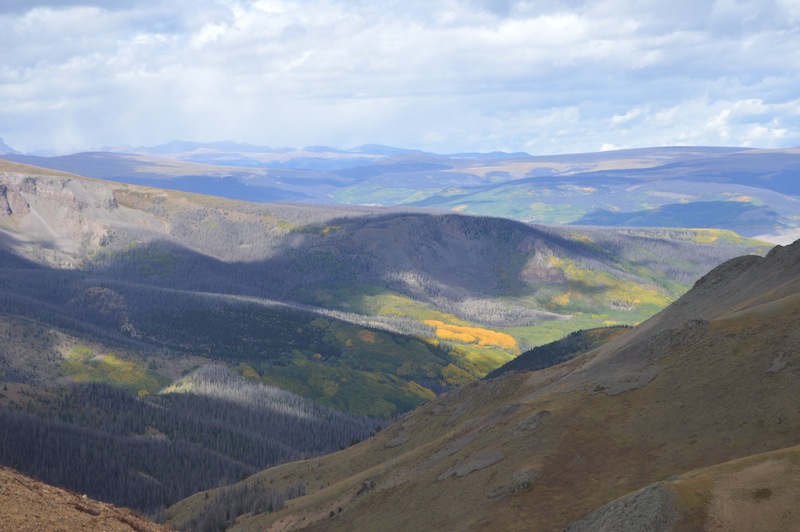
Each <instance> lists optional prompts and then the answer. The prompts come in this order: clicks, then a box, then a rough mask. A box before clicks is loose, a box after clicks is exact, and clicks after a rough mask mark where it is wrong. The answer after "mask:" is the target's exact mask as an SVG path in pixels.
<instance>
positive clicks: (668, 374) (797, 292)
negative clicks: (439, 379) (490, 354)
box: [171, 242, 800, 530]
mask: <svg viewBox="0 0 800 532" xmlns="http://www.w3.org/2000/svg"><path fill="white" fill-rule="evenodd" d="M798 323H800V242H798V243H795V244H793V245H791V246H788V247H785V248H781V247H778V248H776V249H775V250H773V251H772V252H771V253H770V254H769V255H768V256H767V257H765V258H763V259H761V258H756V257H746V258H741V259H735V260H733V261H729V262H727V263H725V264H724V265H722V266H720V267H719V268H717V269H715V270H713V271H712V272H711V273H709V274H708V275H706V276H705V277H704V278H703V279H701V280H700V281H698V283H697V284H696V286H695V287H694V289H692V290H691V291H690V292H688V293H687V294H686V295H685V296H683V297H682V298H681V299H680V300H678V301H677V302H676V303H675V304H673V305H672V306H670V307H669V308H667V309H666V310H664V311H663V312H661V313H660V314H658V315H656V316H655V317H653V318H651V319H650V320H648V321H647V322H645V323H643V324H642V325H641V326H639V327H637V328H635V329H633V330H631V331H630V332H628V333H625V334H623V335H621V336H620V337H618V338H617V339H615V340H612V341H611V342H609V343H607V344H605V345H603V346H601V347H600V348H598V349H596V350H594V351H592V352H589V353H587V354H586V355H583V356H581V357H579V358H577V359H575V360H572V361H570V362H568V363H566V364H563V365H561V366H557V367H555V368H550V369H548V370H544V371H539V372H532V373H510V374H507V375H504V376H502V377H500V378H498V379H493V380H491V381H483V382H479V383H475V384H473V385H470V386H467V387H464V388H461V389H458V390H455V391H453V392H450V393H448V394H445V395H443V396H441V397H439V398H438V399H436V400H434V401H431V402H430V403H428V404H426V405H424V406H422V407H420V408H418V409H417V410H415V411H413V412H412V413H409V414H407V415H406V416H405V417H404V418H402V419H401V420H400V421H399V422H397V423H395V424H394V425H392V426H391V427H389V428H388V429H385V430H383V431H382V432H381V433H379V434H378V435H377V436H376V437H373V438H371V439H370V440H367V441H365V442H363V443H361V444H360V445H357V446H354V447H351V448H349V449H347V450H344V451H341V452H339V453H337V454H335V455H330V456H327V457H324V458H322V459H319V460H311V461H305V462H298V463H292V464H287V465H284V466H281V467H279V468H276V469H270V470H266V471H264V472H262V473H260V474H258V475H256V476H254V477H252V478H251V479H248V480H247V482H251V483H262V484H263V485H264V486H266V487H268V486H272V487H273V488H274V487H276V486H280V485H283V484H288V483H292V482H296V481H297V480H298V479H302V480H303V481H304V482H305V484H306V491H307V494H306V495H305V496H304V497H301V498H298V499H295V500H293V501H290V502H288V503H287V505H286V507H285V508H284V509H283V510H282V511H280V512H275V513H271V514H261V515H255V516H250V515H244V516H241V517H240V518H239V521H238V523H237V528H236V529H237V530H239V529H240V527H241V529H243V530H260V529H273V530H286V529H298V528H303V529H310V530H330V529H343V530H413V529H419V530H431V529H445V528H446V529H448V530H483V529H485V530H561V529H563V528H564V527H566V526H568V525H570V524H571V523H573V522H575V521H578V520H580V519H582V518H583V517H584V516H587V515H588V514H590V513H591V512H592V511H593V510H595V509H597V508H599V507H601V506H602V505H605V504H607V503H610V502H612V501H614V500H615V499H618V498H620V497H623V496H625V495H627V494H630V493H632V492H634V491H636V490H639V489H642V488H645V487H646V486H648V485H650V484H653V483H656V482H661V481H666V483H667V484H670V483H674V484H675V486H672V487H670V488H669V490H670V491H671V492H673V493H676V494H678V496H676V498H675V500H674V501H675V502H674V504H673V505H672V506H671V507H670V506H669V505H667V507H668V508H667V510H663V511H662V512H661V514H660V515H656V516H655V519H656V521H658V522H661V523H662V524H664V523H665V524H664V527H666V528H669V527H673V526H674V527H676V528H682V529H687V528H688V529H701V528H705V529H709V530H719V529H723V528H724V529H737V528H738V529H747V525H746V524H745V522H744V521H736V519H735V514H733V513H731V512H734V511H735V507H736V501H737V500H738V499H736V498H735V497H739V498H740V499H741V498H742V497H744V498H746V497H747V493H750V495H749V496H750V497H755V499H758V500H762V501H764V500H766V499H768V498H769V499H770V500H772V497H774V501H777V502H776V503H775V504H772V505H771V508H774V512H779V513H780V516H778V517H775V519H777V520H775V521H772V522H775V523H778V524H780V525H781V526H783V527H784V528H798V527H800V516H798V515H797V512H793V511H792V509H791V507H786V506H785V505H784V503H783V502H780V501H790V500H793V499H791V497H792V496H793V495H787V497H789V498H786V499H781V498H780V496H779V493H780V490H781V489H782V488H781V487H780V486H778V485H775V487H774V488H773V487H770V485H767V484H765V485H764V486H761V485H760V484H759V482H760V481H759V479H760V478H764V479H766V478H767V477H770V475H769V474H766V473H763V471H762V472H761V473H758V471H755V472H753V471H750V470H748V472H747V474H751V475H756V477H754V478H755V480H753V483H752V484H750V485H748V487H746V488H744V489H745V491H744V495H742V493H743V492H741V490H740V491H737V489H739V488H737V486H738V485H737V484H736V482H737V481H736V479H735V478H734V477H735V475H734V477H730V478H729V481H730V482H729V483H728V484H727V486H728V487H719V486H717V487H715V485H714V484H713V482H712V480H711V479H713V478H715V477H713V476H708V475H709V473H705V474H700V475H699V476H698V474H695V473H692V474H687V475H685V476H684V477H680V479H679V477H676V475H682V474H684V473H685V472H687V471H694V470H699V469H702V468H708V467H711V466H714V465H715V464H723V463H725V462H729V461H732V460H737V459H742V458H745V457H748V456H750V455H755V454H758V453H768V452H771V451H777V450H780V449H788V448H790V447H793V446H796V445H798V444H799V443H800V387H798V386H797V382H798V378H799V377H800V349H798V348H800V330H799V329H798V328H797V324H798ZM787 452H788V451H787ZM791 456H792V457H793V456H796V452H795V453H794V454H791ZM783 460H784V461H783V462H781V461H779V462H778V463H777V464H775V463H771V462H769V461H767V462H766V463H767V465H766V466H763V467H766V468H767V469H766V470H764V471H767V473H769V471H773V470H774V468H778V469H779V470H781V468H783V469H782V471H784V473H783V475H784V476H783V477H781V478H783V479H788V478H795V477H791V476H790V475H794V474H796V465H793V464H796V463H797V462H796V459H795V458H785V459H783ZM720 467H723V466H720ZM754 467H755V466H754ZM769 468H773V469H769ZM745 469H746V468H745ZM715 474H717V473H715ZM718 474H722V473H718ZM757 474H761V475H762V476H761V477H758V476H757ZM704 475H705V476H704ZM765 475H766V476H765ZM770 478H771V477H770ZM775 478H778V477H775ZM698 479H699V480H698ZM704 482H705V483H706V484H703V483H704ZM788 483H789V482H788V481H786V482H784V484H786V485H788ZM715 489H716V490H717V491H714V490H715ZM693 490H694V491H693ZM709 490H710V491H709ZM726 490H727V491H726ZM747 490H750V491H749V492H747ZM768 490H769V491H768ZM726 494H727V495H726ZM768 494H769V497H768ZM216 495H217V494H216V493H210V494H209V496H210V497H216ZM651 495H652V496H651V497H650V498H651V500H656V501H658V500H666V499H663V497H662V496H664V497H665V495H664V493H663V492H659V491H656V492H653V493H651ZM659 497H661V499H659ZM726 497H728V498H726ZM731 497H734V498H731ZM667 499H668V498H667ZM212 500H213V499H212ZM207 501H208V499H205V494H199V495H197V496H194V497H193V498H190V499H187V500H185V501H182V502H181V503H179V504H178V505H176V506H174V507H173V508H172V509H171V515H172V517H173V520H172V523H173V524H175V525H178V526H180V525H181V523H182V522H185V520H186V519H187V518H188V517H190V516H191V515H193V514H196V512H199V511H202V508H203V507H204V506H205V505H206V504H207ZM731 501H733V502H731ZM787 504H788V503H787ZM656 506H658V505H656ZM670 508H671V509H670ZM762 508H767V506H763V507H762ZM676 509H677V510H676ZM765 511H766V510H765ZM770 512H772V510H770ZM612 524H613V525H614V526H616V529H625V527H624V526H623V521H619V520H617V521H613V520H612ZM664 527H662V529H664ZM611 529H614V528H613V526H612V528H611ZM654 529H658V528H654Z"/></svg>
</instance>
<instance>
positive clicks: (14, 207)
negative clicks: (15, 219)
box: [0, 183, 30, 216]
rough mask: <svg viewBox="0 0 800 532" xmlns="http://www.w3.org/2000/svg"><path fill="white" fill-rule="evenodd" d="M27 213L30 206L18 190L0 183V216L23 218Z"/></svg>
mask: <svg viewBox="0 0 800 532" xmlns="http://www.w3.org/2000/svg"><path fill="white" fill-rule="evenodd" d="M29 212H30V205H29V204H28V201H27V200H26V199H25V197H24V196H23V195H22V194H20V192H19V190H18V189H17V188H15V187H9V186H8V185H5V184H2V183H0V216H3V215H5V216H8V215H11V214H18V215H23V216H24V215H26V214H28V213H29Z"/></svg>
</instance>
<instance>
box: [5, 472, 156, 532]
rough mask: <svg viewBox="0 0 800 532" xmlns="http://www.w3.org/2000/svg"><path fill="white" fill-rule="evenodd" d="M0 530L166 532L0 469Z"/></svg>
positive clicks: (128, 514)
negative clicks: (133, 531) (132, 531)
mask: <svg viewBox="0 0 800 532" xmlns="http://www.w3.org/2000/svg"><path fill="white" fill-rule="evenodd" d="M0 529H2V530H17V531H20V532H21V531H28V530H30V531H34V530H39V531H42V530H107V531H108V532H130V531H131V530H135V531H137V532H161V531H166V530H167V529H166V528H164V527H161V526H159V525H157V524H155V523H153V522H151V521H148V520H146V519H143V518H142V517H139V516H137V515H135V514H134V513H132V512H131V511H130V510H126V509H121V508H115V507H114V506H112V505H110V504H106V503H102V502H98V501H95V500H92V499H90V498H88V497H86V496H85V495H78V494H76V493H72V492H69V491H66V490H63V489H60V488H56V487H53V486H48V485H47V484H44V483H42V482H38V481H36V480H34V479H32V478H30V477H26V476H25V475H21V474H19V473H17V472H16V471H14V470H12V469H9V468H7V467H0Z"/></svg>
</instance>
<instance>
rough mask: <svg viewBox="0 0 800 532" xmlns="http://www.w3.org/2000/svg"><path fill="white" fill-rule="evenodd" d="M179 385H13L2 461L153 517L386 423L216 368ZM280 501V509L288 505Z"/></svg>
mask: <svg viewBox="0 0 800 532" xmlns="http://www.w3.org/2000/svg"><path fill="white" fill-rule="evenodd" d="M181 384H182V386H178V387H176V388H175V389H174V391H172V392H167V393H162V394H157V395H148V396H146V397H144V398H137V397H135V396H134V395H132V394H131V393H129V392H127V391H125V390H123V389H119V388H116V387H112V386H110V385H108V384H105V383H75V384H70V385H66V386H63V387H58V388H53V389H31V388H29V387H21V386H19V385H17V386H14V385H11V386H9V385H8V384H6V385H5V389H4V391H3V392H1V393H2V395H3V398H2V399H0V401H2V403H3V404H4V407H3V408H0V423H2V426H3V431H2V434H0V463H3V464H5V465H9V466H11V467H14V468H15V469H17V470H19V471H21V472H23V473H26V474H28V475H31V476H33V477H35V478H38V479H40V480H43V481H44V482H47V483H50V484H54V485H58V486H65V487H67V488H69V489H71V490H73V491H77V492H80V493H85V494H87V495H89V496H91V497H93V498H95V499H99V500H104V501H109V502H113V503H114V504H117V505H120V506H126V507H129V508H133V509H136V510H139V511H141V512H143V513H146V514H148V515H151V516H156V515H157V513H158V512H159V511H160V510H161V509H163V508H164V507H165V506H168V505H169V504H171V503H172V502H175V501H177V500H180V499H182V498H185V497H187V496H189V495H191V494H193V493H196V492H198V491H202V490H205V489H210V488H216V487H218V486H222V485H226V484H230V483H232V482H235V481H238V480H242V479H243V478H245V477H247V476H249V475H251V474H253V473H255V472H257V471H260V470H262V469H265V468H267V467H270V466H273V465H276V464H280V463H284V462H287V461H292V460H299V459H303V458H309V457H313V456H319V455H323V454H327V453H330V452H332V451H336V450H339V449H342V448H345V447H347V446H349V445H351V444H353V443H356V442H358V441H361V440H362V439H364V438H366V437H368V436H369V435H370V434H371V433H374V432H375V431H376V430H380V429H381V428H382V427H383V426H384V425H385V423H386V422H385V421H382V420H376V419H370V418H363V417H356V416H351V415H347V414H343V413H341V412H338V411H334V410H330V409H327V408H324V407H321V406H319V405H317V404H315V403H313V402H311V401H309V400H307V399H304V398H302V397H299V396H297V395H295V394H292V393H290V392H286V391H284V390H280V389H278V388H275V387H271V386H265V385H263V384H255V383H250V382H247V381H246V380H244V379H243V378H242V377H239V376H238V375H235V374H233V373H231V372H229V371H228V370H226V369H224V368H222V367H219V366H207V367H204V368H202V369H201V370H200V371H196V372H194V373H193V374H192V375H191V377H189V378H188V379H187V380H184V381H182V382H181ZM13 397H15V398H16V399H14V398H13ZM273 495H274V498H272V500H271V504H272V505H273V507H275V508H278V507H279V506H280V502H281V501H282V500H285V499H286V498H289V496H288V495H287V494H283V493H280V494H277V493H276V494H273Z"/></svg>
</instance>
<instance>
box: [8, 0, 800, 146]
mask: <svg viewBox="0 0 800 532" xmlns="http://www.w3.org/2000/svg"><path fill="white" fill-rule="evenodd" d="M110 5H113V9H112V8H109V7H107V6H110ZM798 32H800V9H798V7H797V3H796V2H794V1H792V0H776V1H774V2H773V1H767V0H764V1H761V0H752V1H733V0H717V1H715V2H708V3H700V4H698V3H696V2H689V1H687V0H676V1H675V2H669V3H664V2H638V1H634V0H603V1H599V2H588V1H582V0H580V1H579V0H571V1H566V2H563V1H555V0H538V1H520V0H517V1H512V0H440V1H434V2H431V1H430V0H425V1H423V0H406V1H403V2H401V1H399V0H387V1H385V2H380V3H376V2H369V1H366V0H355V1H352V0H348V1H345V0H306V1H299V0H298V1H295V0H195V1H189V0H171V1H156V0H128V1H120V2H100V1H77V0H75V1H61V2H57V1H38V0H35V1H25V2H21V1H15V0H12V1H10V2H5V3H3V7H2V8H0V33H2V34H3V35H4V38H3V40H2V41H0V54H2V56H3V58H4V61H3V63H2V65H0V135H1V136H3V138H5V139H6V142H7V143H8V144H9V145H11V146H12V147H15V148H17V149H22V150H28V151H31V150H35V149H48V148H55V149H60V150H76V149H87V148H91V147H96V146H100V145H108V144H134V145H136V144H155V143H159V142H166V141H169V140H172V139H175V138H182V139H190V140H209V141H210V140H219V139H235V140H241V141H247V142H251V143H258V144H268V145H277V146H286V145H296V146H299V145H307V144H328V145H335V146H341V147H348V146H353V145H357V144H363V143H369V142H380V143H386V144H393V145H399V146H406V147H412V148H422V149H430V150H435V151H447V152H454V151H471V150H494V149H507V150H512V151H516V150H521V149H527V150H530V151H533V152H535V153H559V152H560V153H564V152H574V151H589V150H596V149H600V148H601V147H602V145H603V144H604V143H605V144H608V145H614V146H641V145H645V144H650V145H664V144H675V143H681V144H685V143H692V142H698V143H703V144H712V145H713V144H733V145H746V144H748V143H749V144H752V145H757V144H758V143H762V144H760V145H762V146H763V147H783V146H790V145H798V144H800V117H799V116H798V114H797V112H796V110H795V109H796V107H793V106H796V103H797V100H798V90H797V87H798V86H800V79H798V78H799V77H800V74H798V73H796V69H792V68H787V65H793V64H800V47H797V46H796V42H797V35H798Z"/></svg>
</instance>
